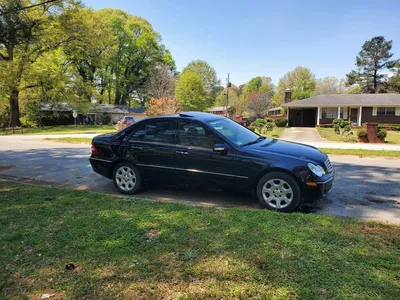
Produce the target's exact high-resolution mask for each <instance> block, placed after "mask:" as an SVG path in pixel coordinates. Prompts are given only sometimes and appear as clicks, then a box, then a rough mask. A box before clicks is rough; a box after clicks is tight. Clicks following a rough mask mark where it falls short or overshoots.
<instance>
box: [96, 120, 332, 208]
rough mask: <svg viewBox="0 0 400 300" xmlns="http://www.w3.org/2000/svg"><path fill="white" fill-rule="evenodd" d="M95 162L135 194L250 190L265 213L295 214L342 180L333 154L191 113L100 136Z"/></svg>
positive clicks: (118, 185) (117, 184) (120, 187)
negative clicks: (169, 186)
mask: <svg viewBox="0 0 400 300" xmlns="http://www.w3.org/2000/svg"><path fill="white" fill-rule="evenodd" d="M90 163H91V165H92V167H93V170H94V171H95V172H97V173H99V174H101V175H103V176H105V177H107V178H109V179H112V180H113V181H114V185H115V187H116V188H117V189H118V190H119V191H120V192H121V193H124V194H134V193H136V192H137V191H139V190H140V189H141V188H142V186H143V184H144V183H145V182H146V181H152V180H155V181H158V182H163V183H192V184H196V185H200V186H201V185H207V186H212V187H219V188H226V189H236V190H249V191H252V192H253V193H254V195H255V196H256V197H257V199H258V201H259V202H260V203H261V205H262V206H263V207H266V208H268V209H271V210H277V211H293V210H295V209H296V208H298V207H299V206H300V205H302V204H303V203H306V202H313V201H315V200H317V199H318V198H320V197H321V196H322V195H323V194H324V193H327V192H330V191H331V189H332V183H333V180H334V177H335V171H334V169H333V168H332V166H331V164H330V162H329V159H328V157H327V155H326V154H324V153H322V152H321V151H319V150H318V149H316V148H314V147H312V146H307V145H303V144H298V143H292V142H285V141H281V140H278V139H270V138H265V137H262V136H259V135H257V134H256V133H254V132H252V131H250V130H248V129H246V128H245V127H243V126H241V125H239V124H237V123H235V122H234V121H232V120H230V119H227V118H224V117H219V116H216V115H212V114H207V113H199V112H186V113H181V114H179V115H174V116H163V117H154V118H148V119H145V120H142V121H140V122H137V123H135V124H133V125H131V126H129V127H127V128H126V129H124V130H122V131H121V132H119V133H117V134H106V135H100V136H96V137H95V138H94V139H93V142H92V155H91V157H90Z"/></svg>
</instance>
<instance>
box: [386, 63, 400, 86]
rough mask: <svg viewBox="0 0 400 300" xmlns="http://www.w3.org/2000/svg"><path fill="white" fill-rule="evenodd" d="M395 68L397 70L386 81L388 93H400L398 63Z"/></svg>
mask: <svg viewBox="0 0 400 300" xmlns="http://www.w3.org/2000/svg"><path fill="white" fill-rule="evenodd" d="M395 67H396V69H397V70H396V71H395V73H394V74H393V75H392V76H391V77H389V79H388V81H387V89H388V92H389V93H400V62H398V63H397V64H396V66H395Z"/></svg>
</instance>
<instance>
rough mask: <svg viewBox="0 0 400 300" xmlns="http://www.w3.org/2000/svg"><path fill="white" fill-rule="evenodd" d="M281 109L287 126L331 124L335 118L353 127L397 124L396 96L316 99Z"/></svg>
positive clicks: (399, 97)
mask: <svg viewBox="0 0 400 300" xmlns="http://www.w3.org/2000/svg"><path fill="white" fill-rule="evenodd" d="M289 100H290V99H289ZM282 106H283V107H285V108H287V116H288V124H289V126H300V127H301V126H303V127H314V126H320V125H324V124H332V121H333V120H334V119H336V118H343V119H345V120H349V121H351V122H352V124H353V126H361V125H362V124H363V123H365V122H374V123H383V124H400V94H338V95H318V96H313V97H310V98H307V99H304V100H300V101H293V102H290V101H289V102H286V103H285V104H283V105H282Z"/></svg>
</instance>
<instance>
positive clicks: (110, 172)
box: [107, 158, 136, 179]
mask: <svg viewBox="0 0 400 300" xmlns="http://www.w3.org/2000/svg"><path fill="white" fill-rule="evenodd" d="M122 162H127V163H130V164H133V165H135V166H136V164H135V163H134V162H132V161H130V160H128V159H124V158H121V159H118V160H116V161H114V162H112V163H111V165H110V168H109V171H108V174H107V175H108V178H109V179H112V177H113V174H114V170H115V167H116V166H117V165H119V164H120V163H122Z"/></svg>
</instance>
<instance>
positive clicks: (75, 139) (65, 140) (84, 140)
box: [46, 137, 92, 144]
mask: <svg viewBox="0 0 400 300" xmlns="http://www.w3.org/2000/svg"><path fill="white" fill-rule="evenodd" d="M46 140H48V141H54V142H60V143H71V144H80V143H91V142H92V138H86V137H62V138H46Z"/></svg>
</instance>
